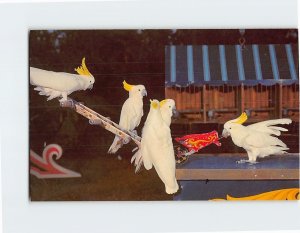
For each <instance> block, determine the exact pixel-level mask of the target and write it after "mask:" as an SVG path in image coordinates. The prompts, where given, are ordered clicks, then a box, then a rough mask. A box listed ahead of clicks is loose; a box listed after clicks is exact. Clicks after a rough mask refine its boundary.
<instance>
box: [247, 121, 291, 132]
mask: <svg viewBox="0 0 300 233" xmlns="http://www.w3.org/2000/svg"><path fill="white" fill-rule="evenodd" d="M291 122H292V120H291V119H288V118H283V119H276V120H268V121H262V122H258V123H255V124H252V125H249V126H247V129H249V130H255V131H259V132H262V133H267V134H274V135H276V136H280V134H281V131H288V130H287V129H285V128H283V127H278V126H274V125H280V124H290V123H291Z"/></svg>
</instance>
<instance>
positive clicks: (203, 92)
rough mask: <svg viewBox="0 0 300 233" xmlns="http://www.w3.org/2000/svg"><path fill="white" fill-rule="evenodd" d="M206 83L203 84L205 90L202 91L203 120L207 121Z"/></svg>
mask: <svg viewBox="0 0 300 233" xmlns="http://www.w3.org/2000/svg"><path fill="white" fill-rule="evenodd" d="M206 95H207V92H206V85H203V91H202V105H203V122H204V123H206V121H207V119H206V111H207V109H206Z"/></svg>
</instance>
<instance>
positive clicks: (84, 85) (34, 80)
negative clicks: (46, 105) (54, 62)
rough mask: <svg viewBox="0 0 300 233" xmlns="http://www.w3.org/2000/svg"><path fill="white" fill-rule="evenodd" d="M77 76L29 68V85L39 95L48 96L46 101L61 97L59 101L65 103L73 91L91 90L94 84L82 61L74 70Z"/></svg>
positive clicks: (92, 77)
mask: <svg viewBox="0 0 300 233" xmlns="http://www.w3.org/2000/svg"><path fill="white" fill-rule="evenodd" d="M75 71H77V73H78V74H70V73H65V72H53V71H48V70H42V69H38V68H34V67H30V84H31V85H34V86H36V87H35V88H34V90H36V91H39V94H40V95H46V96H49V97H48V99H47V100H52V99H54V98H56V97H60V96H61V97H62V98H61V99H60V100H59V101H61V102H62V101H67V96H68V95H69V94H71V93H72V92H74V91H80V90H86V89H88V88H89V89H92V88H93V84H94V82H95V78H94V76H93V75H92V74H91V73H90V72H89V70H88V68H87V67H86V65H85V58H83V59H82V64H81V66H80V67H78V68H76V69H75Z"/></svg>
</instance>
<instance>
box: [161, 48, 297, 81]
mask: <svg viewBox="0 0 300 233" xmlns="http://www.w3.org/2000/svg"><path fill="white" fill-rule="evenodd" d="M165 64H166V69H165V77H166V80H165V81H166V86H188V85H197V86H201V85H204V84H209V85H213V86H220V85H223V84H228V85H240V84H241V83H244V85H250V86H252V85H257V84H262V85H268V86H269V85H274V84H276V83H282V84H283V85H290V84H293V83H299V78H298V77H299V74H298V45H297V44H276V45H274V44H265V45H257V44H252V45H246V46H245V48H242V47H241V46H240V45H186V46H183V45H171V46H166V47H165Z"/></svg>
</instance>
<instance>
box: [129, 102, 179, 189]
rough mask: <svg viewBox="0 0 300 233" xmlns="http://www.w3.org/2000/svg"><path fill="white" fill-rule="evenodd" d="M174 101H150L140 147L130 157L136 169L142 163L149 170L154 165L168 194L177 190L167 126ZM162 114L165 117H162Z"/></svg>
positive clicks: (169, 131) (169, 134)
mask: <svg viewBox="0 0 300 233" xmlns="http://www.w3.org/2000/svg"><path fill="white" fill-rule="evenodd" d="M174 103H175V102H174V101H173V100H170V101H169V100H167V101H162V102H158V100H153V101H151V104H150V111H149V114H148V116H147V119H146V122H145V125H144V128H143V132H142V140H141V146H140V149H139V150H138V151H137V152H136V153H135V155H134V156H133V157H132V159H131V162H133V161H134V162H135V165H136V166H137V169H139V167H140V166H141V164H142V163H143V164H144V167H145V168H146V170H150V169H151V168H152V166H154V168H155V170H156V172H157V174H158V176H159V178H160V179H161V180H162V182H163V183H164V184H165V190H166V193H168V194H173V193H176V192H177V191H178V183H177V181H176V177H175V166H176V162H175V155H174V149H173V143H172V137H171V130H170V126H169V124H170V120H169V119H171V116H172V114H171V113H172V111H173V110H174V108H175V105H174ZM170 106H171V107H170ZM161 111H163V114H162V113H161ZM167 112H169V113H167ZM163 115H164V117H165V119H163ZM167 116H168V117H167Z"/></svg>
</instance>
